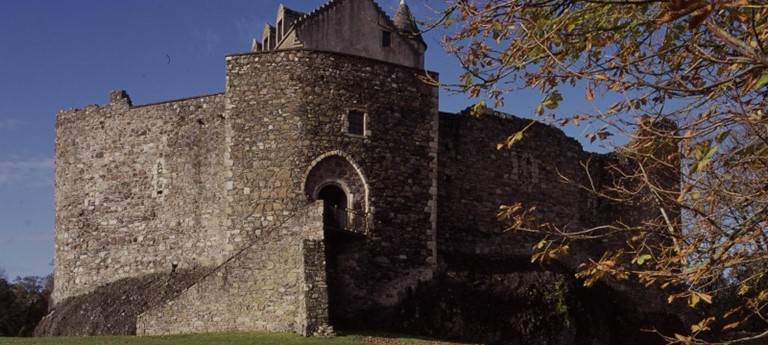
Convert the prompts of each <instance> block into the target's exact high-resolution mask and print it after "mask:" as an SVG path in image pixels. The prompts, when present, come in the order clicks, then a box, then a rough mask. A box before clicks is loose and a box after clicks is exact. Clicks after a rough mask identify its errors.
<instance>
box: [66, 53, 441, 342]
mask: <svg viewBox="0 0 768 345" xmlns="http://www.w3.org/2000/svg"><path fill="white" fill-rule="evenodd" d="M424 75H425V72H424V71H421V70H417V69H412V68H408V67H403V66H399V65H395V64H390V63H385V62H381V61H376V60H371V59H367V58H361V57H354V56H349V55H341V54H337V53H327V52H313V51H303V50H296V51H280V52H267V53H251V54H242V55H232V56H229V57H227V84H226V85H227V86H226V87H227V88H226V92H225V93H224V94H219V95H212V96H203V97H198V98H191V99H186V100H179V101H169V102H165V103H159V104H152V105H146V106H136V107H134V106H132V105H131V103H130V99H129V98H128V96H127V94H125V93H123V92H116V93H113V99H112V102H111V104H110V105H107V106H103V107H97V106H90V107H88V108H86V109H84V110H71V111H65V112H62V113H60V114H59V116H58V119H57V134H56V145H57V146H56V188H57V193H56V268H55V270H56V279H57V282H58V283H57V286H56V291H55V293H54V300H55V301H60V300H62V299H64V298H66V297H70V296H75V295H80V294H85V293H88V292H90V291H92V290H93V289H95V288H96V287H98V286H101V285H104V284H106V283H108V282H111V281H115V280H118V279H121V278H126V277H136V276H141V275H146V274H151V273H160V272H167V273H171V272H173V270H174V269H181V268H189V267H197V268H202V270H203V271H206V270H211V269H214V268H215V267H218V265H220V264H222V263H224V262H226V263H227V265H224V266H222V267H223V268H219V269H218V271H217V272H218V273H217V274H216V275H215V276H208V277H207V278H205V279H204V280H202V281H201V282H200V283H199V284H197V285H196V286H195V287H193V288H192V289H190V290H189V291H188V292H187V293H186V294H187V295H185V296H192V295H191V294H193V291H196V292H195V293H199V294H202V295H195V296H194V297H184V296H181V297H179V301H183V300H185V298H191V299H195V298H198V297H199V298H207V299H208V300H214V299H216V297H215V293H214V291H219V292H220V295H219V296H218V297H219V298H220V299H221V300H222V301H228V302H227V303H228V304H231V303H234V301H235V299H237V298H239V297H245V296H246V295H248V294H249V293H251V294H252V293H253V292H254V291H256V290H253V289H257V290H258V289H262V288H265V285H269V284H272V285H269V287H267V288H265V289H267V290H269V289H271V288H273V287H275V286H278V285H279V286H281V287H278V288H277V289H278V290H279V293H278V294H277V295H274V294H273V295H269V296H266V295H265V296H266V297H264V298H265V299H264V303H265V304H264V306H265V307H264V308H261V307H259V308H255V307H248V306H245V305H243V306H244V308H245V309H244V310H246V311H247V313H246V314H247V315H249V316H248V317H247V318H248V320H250V321H244V320H245V319H241V320H240V321H238V320H237V319H227V317H228V316H226V317H225V316H218V318H219V319H216V320H214V318H217V317H216V316H213V315H214V314H215V313H223V309H222V308H223V307H222V306H223V305H224V304H212V305H210V308H209V309H205V310H202V309H199V308H200V307H199V306H196V307H194V308H193V307H189V304H183V306H184V307H183V308H182V307H181V306H180V305H179V304H174V303H177V301H172V302H171V305H172V306H169V307H167V308H168V309H164V310H159V311H157V312H158V313H160V314H161V315H170V314H173V315H174V316H173V317H174V319H175V320H192V319H190V318H191V316H192V315H193V314H195V315H196V314H200V315H202V316H201V317H204V316H210V318H208V319H205V320H202V321H201V320H197V319H195V320H193V321H190V322H189V323H182V321H178V323H175V324H173V323H171V324H169V323H162V322H160V319H151V317H150V316H149V315H150V314H147V315H148V316H146V317H147V319H146V320H148V321H147V322H149V323H148V324H147V325H146V326H143V327H145V328H144V332H146V333H168V332H185V330H190V331H191V330H195V331H200V330H203V329H208V330H226V329H227V328H226V327H229V326H226V327H225V326H224V325H230V326H231V325H237V326H236V328H235V329H238V330H246V329H268V330H290V329H302V332H304V331H307V330H308V329H309V328H311V327H313V326H311V325H309V324H317V323H318V322H320V321H317V322H315V321H311V320H321V321H322V320H327V316H322V315H323V313H326V315H327V314H328V312H329V311H328V310H327V309H328V308H329V305H328V302H327V301H326V302H322V303H320V302H317V301H321V299H318V298H316V297H317V296H319V295H322V294H319V293H314V295H315V297H312V298H309V299H306V300H304V301H303V302H301V301H300V294H299V293H298V292H297V291H298V290H295V288H296V287H297V286H299V285H301V284H300V281H302V279H304V280H313V279H314V280H316V279H320V277H321V276H322V279H321V280H326V278H325V275H324V274H325V273H324V272H325V260H328V261H331V262H333V264H334V270H333V273H332V276H330V277H328V278H327V281H328V285H329V288H328V289H329V290H332V291H331V292H329V293H330V294H332V295H334V296H337V297H338V298H336V299H335V300H334V301H333V302H332V303H331V305H330V308H332V309H331V312H332V313H333V312H334V311H335V314H336V315H347V314H349V313H348V312H350V311H352V310H356V311H361V310H370V309H371V308H375V305H381V304H386V303H390V304H391V303H394V302H396V301H397V300H398V299H399V298H400V297H402V295H403V294H404V291H405V290H407V288H408V287H409V286H413V285H414V284H416V283H418V281H419V280H422V279H425V277H428V276H429V274H428V271H430V269H429V268H428V267H429V266H430V265H431V264H433V263H434V262H435V250H436V246H435V234H436V232H435V227H436V210H435V206H436V197H437V188H436V187H437V186H436V175H437V171H436V169H437V160H436V156H437V124H438V123H437V89H436V88H435V87H434V86H431V85H427V84H424V83H422V82H421V81H420V78H421V77H423V76H424ZM432 77H433V78H436V75H432ZM361 83H362V84H364V85H365V87H362V88H361ZM352 110H354V111H362V112H364V113H365V114H366V115H365V117H366V124H365V134H364V135H351V134H348V133H346V116H347V114H348V112H349V111H352ZM312 174H314V175H312ZM335 180H338V181H335ZM328 181H331V182H334V183H335V182H338V183H339V184H341V185H346V186H350V187H349V188H350V190H354V193H355V195H354V196H352V199H353V200H354V203H353V207H354V208H359V209H360V211H362V217H363V218H364V219H365V222H364V224H365V230H364V231H365V233H364V234H363V235H364V236H362V237H352V238H349V237H344V236H342V237H343V238H336V237H334V239H332V240H328V241H325V243H322V244H321V243H318V242H317V241H318V240H317V239H316V236H315V235H312V234H309V233H307V234H302V233H300V232H296V231H293V230H291V229H293V228H290V229H288V230H285V229H283V230H279V232H281V233H282V232H284V231H288V232H289V233H292V234H293V235H291V236H288V235H285V234H282V235H285V236H284V237H274V236H275V235H273V234H269V233H268V229H276V228H279V227H280V226H281V224H285V222H286V221H288V220H289V219H291V218H292V217H295V215H296V213H297V212H301V210H303V209H305V208H306V207H307V206H306V205H307V204H308V202H311V201H313V199H314V198H315V197H317V195H312V194H313V192H311V191H313V190H317V188H318V187H320V186H319V185H317V184H318V183H325V182H328ZM282 235H281V236H282ZM301 245H303V246H304V247H303V248H305V249H304V250H303V251H299V250H298V249H297V248H299V246H301ZM325 245H328V246H329V248H328V250H327V252H328V253H331V254H329V255H332V257H327V255H326V250H325V247H324V246H325ZM255 248H258V250H259V251H260V252H259V253H258V254H254V253H251V252H250V251H248V250H256V249H255ZM312 248H314V249H312ZM246 249H248V250H246ZM243 250H245V251H243ZM264 253H272V254H275V255H266V254H264ZM318 253H322V254H318ZM254 255H256V256H258V257H255V256H254ZM319 258H322V259H325V260H321V259H319ZM251 259H254V260H256V259H258V260H257V261H262V263H261V264H263V265H264V267H266V268H264V270H274V272H291V273H287V274H286V276H285V277H282V278H284V280H281V281H280V282H279V283H275V281H276V280H271V279H266V278H265V279H264V280H258V279H257V280H248V279H253V278H247V277H246V273H245V270H246V268H248V267H249V266H248V265H249V264H251V263H253V261H250V260H251ZM253 264H254V265H256V264H255V263H253ZM286 265H287V266H286ZM301 265H304V266H303V267H305V268H306V269H305V271H304V272H303V273H300V272H298V271H296V270H297V269H300V267H301ZM288 266H290V267H292V269H290V270H289V269H288ZM310 266H312V267H314V268H312V267H310ZM254 267H261V266H254ZM279 267H283V268H279ZM425 267H427V268H425ZM262 268H263V267H262ZM414 268H418V269H417V271H416V272H417V273H415V274H414V273H413V271H412V270H413V269H414ZM254 269H255V268H254ZM221 270H225V271H221ZM294 271H296V272H294ZM222 272H224V273H222ZM226 272H230V273H231V272H236V273H234V276H235V277H237V278H236V279H234V280H233V282H234V283H233V284H240V283H242V284H245V285H248V286H250V287H249V288H245V287H243V286H244V285H237V286H234V287H233V286H232V285H227V284H229V283H228V282H227V281H222V279H224V280H226V279H228V278H226V277H229V276H230V275H229V273H226ZM320 272H322V273H323V274H322V275H321V274H320ZM219 274H222V275H223V278H222V276H221V275H219ZM302 277H303V278H302ZM238 282H240V283H238ZM285 286H291V289H288V288H285ZM219 287H226V288H222V289H219V290H217V289H218V288H219ZM238 289H239V290H238ZM249 289H251V290H249ZM280 289H284V290H280ZM292 289H293V290H292ZM329 293H326V294H325V296H326V297H325V298H328V297H327V296H328V294H329ZM278 295H279V296H278ZM291 296H292V297H291ZM339 296H342V297H339ZM267 297H269V298H270V299H271V298H273V297H274V298H277V300H278V302H273V303H276V306H274V308H277V309H274V308H273V307H270V306H266V305H267V304H268V303H267V302H266V301H267ZM178 303H181V302H178ZM243 303H246V302H243ZM302 303H304V307H302V306H301V305H302ZM184 308H186V309H184ZM195 308H198V309H195ZM217 308H218V309H217ZM249 308H250V309H249ZM254 308H255V309H254ZM324 308H325V309H324ZM275 310H280V311H281V313H282V314H281V315H282V316H280V317H279V318H277V319H275V320H272V321H269V322H268V323H267V324H263V323H261V322H265V321H264V320H266V316H265V315H271V314H269V313H272V312H274V311H275ZM313 310H315V312H313ZM317 310H320V311H317ZM322 310H325V311H324V312H322ZM185 313H186V314H185ZM313 313H314V314H313ZM227 315H230V314H227ZM259 315H260V316H259ZM299 315H310V316H311V317H309V318H308V319H306V320H305V321H304V322H305V323H306V324H307V325H299V323H297V322H298V321H296V318H297V316H299ZM312 315H314V316H312ZM350 315H351V314H350ZM230 316H231V315H230ZM324 317H325V319H323V318H324ZM222 320H227V321H222ZM198 321H201V322H203V324H202V326H200V324H199V322H198ZM232 322H234V323H232ZM308 325H309V326H308Z"/></svg>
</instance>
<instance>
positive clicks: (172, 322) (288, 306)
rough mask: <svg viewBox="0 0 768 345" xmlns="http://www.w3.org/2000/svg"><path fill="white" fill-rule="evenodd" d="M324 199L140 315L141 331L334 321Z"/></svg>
mask: <svg viewBox="0 0 768 345" xmlns="http://www.w3.org/2000/svg"><path fill="white" fill-rule="evenodd" d="M322 210H323V209H322V202H320V203H316V204H311V205H307V206H305V207H303V208H302V209H301V210H300V211H299V212H297V213H296V215H294V216H292V217H289V218H288V219H287V220H286V221H285V222H284V223H282V224H275V225H273V226H270V227H266V228H263V229H262V235H261V236H259V237H258V238H256V239H255V240H254V241H253V242H252V243H251V244H250V245H248V246H246V247H245V248H244V249H243V250H242V251H240V252H238V253H237V254H236V255H235V256H233V257H232V258H231V259H230V260H228V261H226V262H225V263H224V264H222V265H221V266H219V267H217V268H216V269H215V270H214V271H212V272H211V273H209V274H208V275H207V276H206V277H205V278H203V279H202V280H200V281H199V282H198V283H197V284H196V285H194V286H192V287H191V288H189V289H187V290H186V291H184V292H183V293H182V294H181V295H180V296H179V297H177V298H176V299H174V300H172V301H170V302H168V303H166V304H165V305H162V306H158V307H157V308H155V309H153V310H150V311H148V312H146V313H144V314H142V315H140V316H139V318H138V321H137V325H136V333H137V334H138V335H158V334H179V333H207V332H233V331H240V332H256V331H271V332H299V333H302V334H305V335H308V334H311V333H312V332H314V331H315V330H317V328H318V326H322V325H325V324H327V323H328V317H327V309H326V308H327V307H326V306H327V302H326V301H325V300H324V296H325V295H326V292H325V290H324V289H325V285H324V282H325V275H324V272H325V267H324V265H323V261H322V260H318V256H319V257H320V258H322V254H323V246H322V242H321V241H322V238H323V216H322V214H323V211H322Z"/></svg>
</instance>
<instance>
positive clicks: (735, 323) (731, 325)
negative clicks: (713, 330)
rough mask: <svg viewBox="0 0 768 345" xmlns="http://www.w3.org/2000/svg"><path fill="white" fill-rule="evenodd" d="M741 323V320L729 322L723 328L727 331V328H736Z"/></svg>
mask: <svg viewBox="0 0 768 345" xmlns="http://www.w3.org/2000/svg"><path fill="white" fill-rule="evenodd" d="M739 323H740V322H734V323H729V324H727V325H725V326H723V330H724V331H727V330H729V329H734V328H736V327H739Z"/></svg>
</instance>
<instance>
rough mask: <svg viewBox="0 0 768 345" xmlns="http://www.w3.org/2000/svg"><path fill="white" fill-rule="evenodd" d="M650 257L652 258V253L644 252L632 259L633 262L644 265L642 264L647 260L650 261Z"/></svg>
mask: <svg viewBox="0 0 768 345" xmlns="http://www.w3.org/2000/svg"><path fill="white" fill-rule="evenodd" d="M650 259H651V255H650V254H643V255H640V256H638V257H635V258H634V259H632V262H633V263H636V264H638V265H642V264H644V263H645V262H646V261H648V260H650Z"/></svg>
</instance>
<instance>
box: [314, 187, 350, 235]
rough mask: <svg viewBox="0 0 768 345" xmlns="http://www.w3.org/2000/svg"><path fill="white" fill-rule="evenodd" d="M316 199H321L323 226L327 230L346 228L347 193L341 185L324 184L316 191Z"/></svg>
mask: <svg viewBox="0 0 768 345" xmlns="http://www.w3.org/2000/svg"><path fill="white" fill-rule="evenodd" d="M317 199H318V200H323V202H324V204H325V206H324V209H323V226H325V228H327V229H329V230H346V229H347V221H348V218H349V217H348V216H347V212H348V211H347V193H346V192H344V190H343V189H341V187H339V186H337V185H333V184H329V185H326V186H325V187H323V188H321V189H320V191H319V192H318V193H317Z"/></svg>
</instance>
